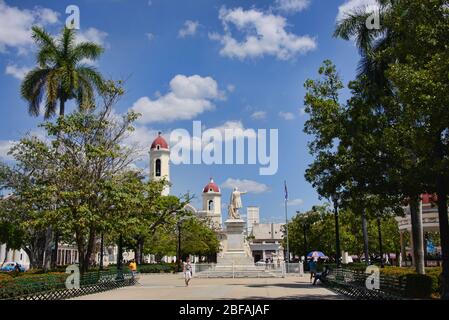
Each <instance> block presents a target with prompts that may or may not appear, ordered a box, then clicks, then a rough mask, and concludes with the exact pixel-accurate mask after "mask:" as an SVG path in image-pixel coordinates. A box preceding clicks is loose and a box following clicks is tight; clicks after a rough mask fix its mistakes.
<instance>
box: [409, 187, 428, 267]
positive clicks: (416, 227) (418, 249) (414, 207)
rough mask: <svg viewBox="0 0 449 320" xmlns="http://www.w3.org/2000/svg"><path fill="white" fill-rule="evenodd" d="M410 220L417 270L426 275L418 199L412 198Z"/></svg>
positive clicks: (420, 211) (420, 209) (420, 210)
mask: <svg viewBox="0 0 449 320" xmlns="http://www.w3.org/2000/svg"><path fill="white" fill-rule="evenodd" d="M410 218H411V222H412V242H413V256H414V259H415V268H416V272H417V273H418V274H426V270H425V268H424V238H423V226H422V208H421V206H420V203H419V199H418V197H416V196H414V197H410Z"/></svg>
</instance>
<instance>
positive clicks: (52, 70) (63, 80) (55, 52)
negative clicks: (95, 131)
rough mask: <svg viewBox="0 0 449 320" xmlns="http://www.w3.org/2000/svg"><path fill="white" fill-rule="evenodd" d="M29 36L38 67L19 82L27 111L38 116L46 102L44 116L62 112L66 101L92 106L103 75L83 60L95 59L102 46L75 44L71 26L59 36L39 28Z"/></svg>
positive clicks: (83, 108) (47, 116) (83, 106)
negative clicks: (42, 104)
mask: <svg viewBox="0 0 449 320" xmlns="http://www.w3.org/2000/svg"><path fill="white" fill-rule="evenodd" d="M32 37H33V39H34V41H35V42H36V44H37V46H38V51H37V55H36V59H37V64H38V66H37V67H36V68H35V69H33V70H31V71H30V72H29V73H28V74H27V75H26V76H25V79H24V80H23V82H22V87H21V94H22V97H23V98H24V99H26V100H27V101H28V111H29V113H30V114H31V115H32V116H39V114H40V107H41V102H42V101H45V112H44V116H45V118H46V119H48V118H50V117H52V116H53V115H54V114H55V113H56V112H57V104H58V102H59V115H60V116H63V115H64V114H65V107H66V102H67V101H69V100H72V99H76V100H77V102H78V107H79V108H80V109H81V110H87V109H91V108H93V107H94V106H95V102H94V97H95V90H98V91H100V92H101V91H102V89H103V83H104V81H103V78H102V76H101V75H100V74H99V73H98V72H97V71H96V70H95V68H93V67H92V66H88V65H87V64H85V62H86V60H96V59H98V58H99V57H100V55H101V53H102V52H103V48H102V47H101V46H99V45H97V44H95V43H92V42H82V43H77V41H76V33H75V30H74V29H69V28H67V27H65V28H64V29H63V30H62V34H61V35H60V36H59V37H58V38H54V37H52V36H51V35H50V34H49V33H48V32H46V31H45V30H44V29H42V28H41V27H37V26H34V27H33V28H32Z"/></svg>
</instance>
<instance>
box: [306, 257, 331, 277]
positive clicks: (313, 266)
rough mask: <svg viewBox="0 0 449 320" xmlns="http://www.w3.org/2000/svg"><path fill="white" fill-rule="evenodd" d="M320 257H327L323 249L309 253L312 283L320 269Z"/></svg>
mask: <svg viewBox="0 0 449 320" xmlns="http://www.w3.org/2000/svg"><path fill="white" fill-rule="evenodd" d="M319 258H323V259H324V258H327V257H326V255H325V254H324V253H322V252H321V251H312V252H310V253H309V254H308V255H307V259H309V260H310V261H309V269H310V283H312V280H313V278H314V277H315V276H316V274H317V271H318V259H319Z"/></svg>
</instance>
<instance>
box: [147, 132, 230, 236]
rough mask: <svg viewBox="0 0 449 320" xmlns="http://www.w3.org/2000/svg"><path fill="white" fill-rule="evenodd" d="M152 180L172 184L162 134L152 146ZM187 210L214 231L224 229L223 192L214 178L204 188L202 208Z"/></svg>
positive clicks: (168, 153)
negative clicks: (207, 223)
mask: <svg viewBox="0 0 449 320" xmlns="http://www.w3.org/2000/svg"><path fill="white" fill-rule="evenodd" d="M150 179H152V180H160V179H166V180H167V181H168V182H170V147H169V145H168V143H167V141H166V140H165V139H164V138H163V137H162V134H161V133H160V132H159V134H158V136H157V138H156V139H155V140H154V141H153V143H152V144H151V149H150ZM162 194H163V195H169V194H170V187H169V186H167V187H166V188H165V189H164V191H163V193H162ZM186 210H188V211H190V212H192V213H193V214H195V215H196V216H197V217H198V218H202V219H206V220H207V221H209V222H210V224H211V228H213V229H214V230H217V231H218V230H221V229H222V225H223V221H222V216H221V190H220V188H219V187H218V185H217V184H216V183H215V182H214V180H213V179H212V178H211V179H210V181H209V183H207V184H206V186H205V187H204V188H203V192H202V208H201V209H196V208H195V207H193V206H192V205H187V206H186Z"/></svg>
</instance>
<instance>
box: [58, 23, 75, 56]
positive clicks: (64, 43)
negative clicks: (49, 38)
mask: <svg viewBox="0 0 449 320" xmlns="http://www.w3.org/2000/svg"><path fill="white" fill-rule="evenodd" d="M75 36H76V35H75V30H74V29H70V28H67V27H64V29H63V30H62V37H61V39H60V46H61V51H62V52H63V54H64V58H67V57H68V56H69V55H70V52H71V51H72V50H73V46H74V43H75Z"/></svg>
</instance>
